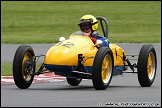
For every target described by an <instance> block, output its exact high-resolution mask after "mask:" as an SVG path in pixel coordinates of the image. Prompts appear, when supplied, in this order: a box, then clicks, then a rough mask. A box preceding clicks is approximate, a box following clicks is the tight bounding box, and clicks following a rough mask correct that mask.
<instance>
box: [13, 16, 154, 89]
mask: <svg viewBox="0 0 162 108" xmlns="http://www.w3.org/2000/svg"><path fill="white" fill-rule="evenodd" d="M96 18H97V19H98V20H99V22H100V24H101V27H102V31H103V36H104V37H106V38H108V21H107V20H106V19H105V18H104V17H102V16H98V17H96ZM101 44H102V42H100V41H98V42H97V43H96V44H94V43H93V42H92V40H91V39H90V38H89V37H88V36H87V35H86V34H84V33H82V32H81V31H76V32H74V33H72V34H71V35H70V36H69V38H68V39H64V38H63V39H62V37H61V39H60V41H59V42H58V43H55V44H54V45H53V46H52V47H51V48H49V50H48V51H47V53H46V54H45V55H39V56H36V55H35V53H34V51H33V48H32V47H31V46H29V45H21V46H19V47H18V49H17V50H16V53H15V55H14V60H13V77H14V81H15V84H16V86H17V87H18V88H21V89H27V88H28V87H29V86H30V85H31V83H32V81H33V79H34V76H35V75H40V74H43V73H46V72H52V73H55V74H57V75H61V76H65V77H66V79H67V82H68V84H70V85H72V86H77V85H79V84H80V82H81V81H82V79H92V83H93V86H94V88H95V89H96V90H105V89H106V88H107V87H108V86H109V84H110V82H111V79H112V76H115V75H121V74H123V73H137V74H138V80H139V83H140V85H141V86H142V87H150V86H151V85H152V83H153V82H154V79H155V75H156V66H157V59H156V52H155V49H154V47H153V45H150V44H145V45H143V46H142V48H141V50H140V52H139V55H127V54H126V52H125V51H124V50H123V49H122V48H121V47H120V46H118V45H116V44H114V43H111V42H110V44H109V47H100V45H101ZM41 56H42V57H44V61H43V64H42V65H41V66H40V68H39V70H38V71H37V72H35V67H36V64H37V62H36V60H37V58H38V57H41ZM128 56H132V57H135V56H138V61H137V62H136V63H133V64H132V63H131V62H130V60H129V58H128ZM128 68H130V70H131V71H129V72H128ZM135 68H136V70H137V71H135Z"/></svg>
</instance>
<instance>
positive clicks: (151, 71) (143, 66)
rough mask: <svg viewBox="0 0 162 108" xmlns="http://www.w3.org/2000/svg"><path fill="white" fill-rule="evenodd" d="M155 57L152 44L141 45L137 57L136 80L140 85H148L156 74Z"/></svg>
mask: <svg viewBox="0 0 162 108" xmlns="http://www.w3.org/2000/svg"><path fill="white" fill-rule="evenodd" d="M156 67H157V59H156V52H155V49H154V47H153V46H152V45H148V44H145V45H143V46H142V48H141V50H140V53H139V57H138V69H137V70H138V81H139V83H140V85H141V86H142V87H150V86H151V85H152V83H153V82H154V79H155V75H156Z"/></svg>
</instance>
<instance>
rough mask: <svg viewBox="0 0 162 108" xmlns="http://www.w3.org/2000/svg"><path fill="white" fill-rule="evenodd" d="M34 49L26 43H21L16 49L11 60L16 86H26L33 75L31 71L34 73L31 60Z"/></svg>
mask: <svg viewBox="0 0 162 108" xmlns="http://www.w3.org/2000/svg"><path fill="white" fill-rule="evenodd" d="M33 56H34V51H33V49H32V47H30V46H28V45H21V46H19V47H18V49H17V50H16V53H15V56H14V60H13V68H12V69H13V78H14V81H15V84H16V86H17V87H19V88H21V89H26V88H28V87H29V86H30V85H31V83H32V81H33V78H34V76H31V75H30V74H31V73H35V63H34V60H33Z"/></svg>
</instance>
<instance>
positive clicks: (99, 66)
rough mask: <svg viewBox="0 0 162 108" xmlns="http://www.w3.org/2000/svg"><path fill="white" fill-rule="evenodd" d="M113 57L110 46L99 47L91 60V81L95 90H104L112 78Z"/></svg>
mask: <svg viewBox="0 0 162 108" xmlns="http://www.w3.org/2000/svg"><path fill="white" fill-rule="evenodd" d="M113 67H114V58H113V54H112V51H111V49H110V48H107V47H101V48H99V50H98V52H97V53H96V56H95V58H94V62H93V70H92V81H93V86H94V88H95V89H96V90H105V89H106V88H107V87H108V86H109V84H110V82H111V79H112V74H113Z"/></svg>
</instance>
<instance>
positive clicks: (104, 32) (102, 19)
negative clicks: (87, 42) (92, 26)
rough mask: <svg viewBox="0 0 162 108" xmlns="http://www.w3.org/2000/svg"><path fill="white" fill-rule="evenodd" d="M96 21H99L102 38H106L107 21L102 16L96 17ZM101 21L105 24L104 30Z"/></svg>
mask: <svg viewBox="0 0 162 108" xmlns="http://www.w3.org/2000/svg"><path fill="white" fill-rule="evenodd" d="M96 19H97V20H99V21H100V24H101V27H102V32H103V34H104V37H106V38H108V21H107V20H106V18H104V17H102V16H97V17H96ZM103 21H104V23H105V28H104V25H103Z"/></svg>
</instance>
